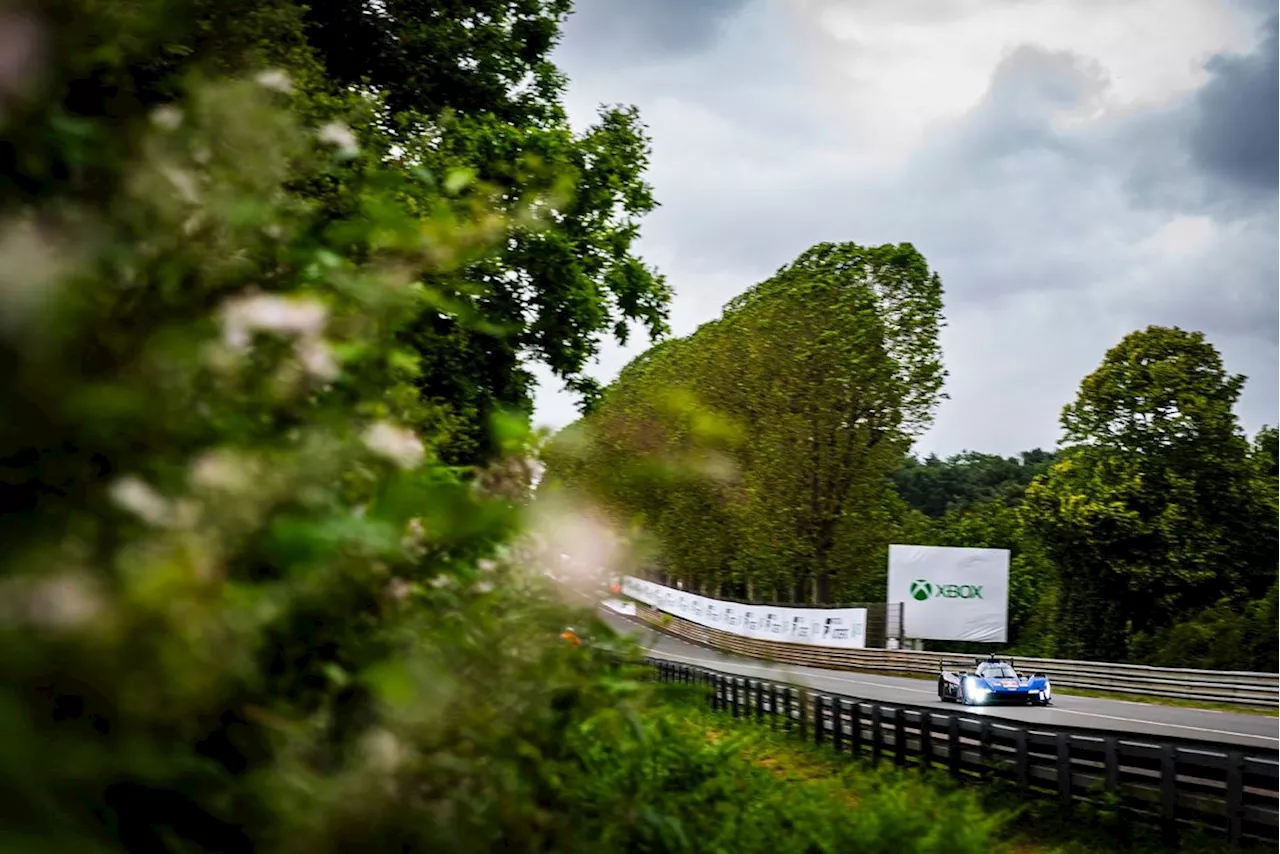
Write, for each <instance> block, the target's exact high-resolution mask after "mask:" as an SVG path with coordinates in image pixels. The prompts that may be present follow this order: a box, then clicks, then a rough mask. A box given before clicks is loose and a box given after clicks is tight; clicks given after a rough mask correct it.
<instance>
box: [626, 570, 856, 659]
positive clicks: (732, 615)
mask: <svg viewBox="0 0 1280 854" xmlns="http://www.w3.org/2000/svg"><path fill="white" fill-rule="evenodd" d="M622 592H623V593H625V594H626V595H627V596H630V597H631V598H632V599H636V600H638V601H640V602H643V603H645V604H646V605H651V606H652V607H654V608H657V609H658V610H660V611H665V612H667V613H668V614H671V615H672V616H673V617H679V618H680V619H682V620H688V621H689V622H691V623H697V624H698V625H699V626H703V627H705V628H708V629H719V630H720V631H722V632H729V633H731V634H735V635H740V636H742V637H746V638H755V639H757V640H769V641H777V642H779V643H802V644H808V645H809V646H829V647H837V648H840V649H862V648H864V647H865V646H866V645H867V609H866V608H789V607H783V606H781V605H743V604H741V603H739V602H725V601H723V600H720V599H708V598H707V597H705V596H698V595H696V594H693V593H685V592H684V591H683V590H676V589H674V588H672V587H666V586H664V585H662V584H655V583H654V582H652V581H645V580H644V579H643V578H635V577H633V576H630V575H628V576H626V577H625V578H623V579H622Z"/></svg>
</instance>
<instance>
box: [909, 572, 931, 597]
mask: <svg viewBox="0 0 1280 854" xmlns="http://www.w3.org/2000/svg"><path fill="white" fill-rule="evenodd" d="M932 595H933V585H932V584H930V583H929V582H928V580H927V579H924V578H917V579H916V580H915V581H913V582H911V598H912V599H915V600H916V601H917V602H923V601H924V600H926V599H928V598H929V597H930V596H932Z"/></svg>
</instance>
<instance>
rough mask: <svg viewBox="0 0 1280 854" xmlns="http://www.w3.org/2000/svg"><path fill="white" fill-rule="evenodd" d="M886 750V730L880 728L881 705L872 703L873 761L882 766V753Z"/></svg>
mask: <svg viewBox="0 0 1280 854" xmlns="http://www.w3.org/2000/svg"><path fill="white" fill-rule="evenodd" d="M883 748H884V730H883V729H882V728H881V726H880V704H879V703H877V702H875V701H872V703H871V761H872V762H874V763H875V764H877V765H879V764H880V751H881V750H882V749H883Z"/></svg>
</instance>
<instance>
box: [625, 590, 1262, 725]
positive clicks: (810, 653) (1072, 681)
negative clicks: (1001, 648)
mask: <svg viewBox="0 0 1280 854" xmlns="http://www.w3.org/2000/svg"><path fill="white" fill-rule="evenodd" d="M636 615H637V617H639V618H640V619H642V620H644V621H645V622H647V623H649V624H650V625H653V626H654V627H656V628H660V629H662V630H663V631H666V632H669V633H670V634H673V635H675V636H677V637H681V638H684V639H685V640H690V641H693V642H695V643H699V644H703V645H705V646H710V647H713V648H715V649H721V650H724V651H726V652H733V653H737V654H738V655H745V656H749V657H751V658H760V659H764V660H766V661H773V662H778V663H783V664H797V665H800V666H803V667H821V668H825V669H829V670H871V671H879V672H883V673H901V674H904V675H910V676H937V675H938V669H939V668H938V663H939V662H940V661H942V660H943V659H949V658H964V659H972V658H974V656H973V655H967V656H966V655H962V654H960V653H953V652H919V651H916V650H906V649H830V648H827V647H817V646H806V645H804V644H796V643H778V642H776V641H764V640H756V639H754V638H744V637H741V636H740V635H734V634H730V633H728V632H724V631H720V630H719V629H708V628H705V627H703V626H699V625H697V624H696V623H691V622H689V621H688V620H683V619H681V618H679V617H675V616H672V615H671V614H666V613H664V612H662V611H659V610H657V609H655V608H653V607H651V606H649V605H644V604H640V603H637V605H636ZM1014 663H1015V664H1016V665H1017V666H1018V668H1019V669H1020V670H1021V669H1028V670H1036V671H1041V672H1044V673H1048V674H1049V679H1050V680H1051V681H1052V683H1053V685H1054V687H1061V688H1083V689H1086V690H1091V691H1104V692H1110V693H1115V694H1130V695H1133V696H1141V697H1167V698H1170V699H1179V700H1209V701H1214V702H1219V703H1234V704H1238V705H1242V706H1271V707H1275V706H1277V705H1278V704H1280V674H1276V673H1252V672H1243V671H1231V672H1228V671H1217V670H1188V669H1180V668H1172V667H1147V666H1145V665H1141V664H1109V663H1105V662H1098V661H1066V660H1058V659H1051V658H1021V657H1017V656H1015V657H1014Z"/></svg>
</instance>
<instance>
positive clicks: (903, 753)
mask: <svg viewBox="0 0 1280 854" xmlns="http://www.w3.org/2000/svg"><path fill="white" fill-rule="evenodd" d="M905 723H906V722H905V721H904V720H903V714H902V707H901V706H899V707H898V708H895V709H894V710H893V764H894V765H906V764H907V728H906V726H905Z"/></svg>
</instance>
